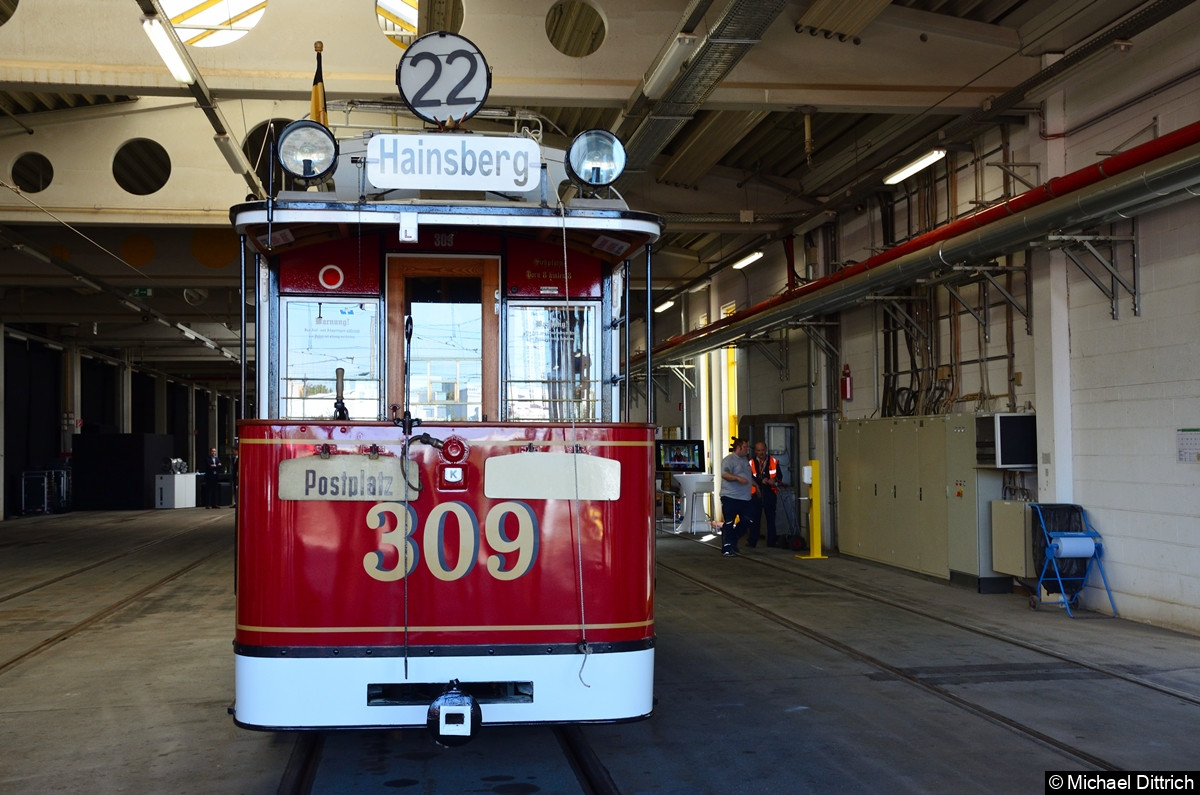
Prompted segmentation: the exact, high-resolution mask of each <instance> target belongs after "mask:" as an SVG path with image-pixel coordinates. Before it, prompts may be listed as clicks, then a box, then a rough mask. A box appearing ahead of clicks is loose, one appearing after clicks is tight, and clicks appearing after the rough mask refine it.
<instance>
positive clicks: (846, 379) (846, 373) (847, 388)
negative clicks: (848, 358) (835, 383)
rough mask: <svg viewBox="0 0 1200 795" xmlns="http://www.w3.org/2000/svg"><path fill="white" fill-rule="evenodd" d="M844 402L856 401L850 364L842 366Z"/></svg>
mask: <svg viewBox="0 0 1200 795" xmlns="http://www.w3.org/2000/svg"><path fill="white" fill-rule="evenodd" d="M842 400H854V378H853V377H852V376H851V375H850V365H848V364H844V365H842Z"/></svg>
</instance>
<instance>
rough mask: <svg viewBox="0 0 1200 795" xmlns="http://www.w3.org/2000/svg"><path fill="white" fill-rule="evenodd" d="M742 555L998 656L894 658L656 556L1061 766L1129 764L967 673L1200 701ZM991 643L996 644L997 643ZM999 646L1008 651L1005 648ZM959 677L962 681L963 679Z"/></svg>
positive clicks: (669, 568) (1192, 703)
mask: <svg viewBox="0 0 1200 795" xmlns="http://www.w3.org/2000/svg"><path fill="white" fill-rule="evenodd" d="M741 562H744V563H746V564H748V565H753V566H761V567H763V568H768V569H771V570H773V571H774V572H778V573H780V574H781V575H783V576H786V577H794V578H797V579H801V580H804V581H806V582H808V583H811V584H812V585H816V586H818V587H819V588H821V589H830V590H832V591H833V592H835V593H837V594H840V595H841V596H845V597H849V598H852V599H860V600H864V601H866V602H870V603H872V604H875V605H882V606H886V609H892V610H897V611H901V612H902V613H903V614H904V615H907V616H909V617H910V619H911V620H913V621H916V622H921V626H922V629H921V630H919V631H917V630H914V634H920V635H921V636H922V637H925V636H926V635H927V634H929V633H930V630H929V629H928V627H929V624H928V623H926V622H933V624H934V625H936V626H940V627H942V628H943V629H942V630H941V632H942V633H943V634H942V636H943V637H952V636H954V635H955V634H959V635H961V636H964V640H963V641H961V642H962V643H964V644H966V643H973V642H974V641H971V640H970V638H974V639H976V640H977V641H981V642H983V643H986V644H990V646H991V652H990V653H989V659H999V660H1001V662H996V663H992V664H990V665H989V664H981V665H979V666H975V669H974V670H973V671H972V672H965V673H964V672H963V671H962V670H960V669H959V668H956V667H955V666H939V665H938V664H937V657H936V652H935V651H934V650H932V649H931V655H930V664H929V665H926V666H914V665H908V664H903V663H898V662H896V660H897V659H901V658H902V655H899V654H897V655H896V657H895V658H891V657H890V656H889V655H890V651H889V650H888V649H887V648H886V647H882V648H880V647H876V648H874V649H872V648H868V646H869V645H870V644H865V643H860V642H856V641H855V640H852V639H850V640H848V639H847V638H848V637H850V636H851V633H846V634H844V635H843V634H842V633H840V632H839V631H838V630H837V629H836V628H835V629H833V630H830V629H829V628H827V627H825V628H823V627H821V626H820V625H819V623H820V622H817V621H812V622H809V621H805V620H797V619H796V618H795V617H792V616H788V615H784V614H783V613H782V612H781V611H780V610H778V609H774V608H772V607H766V606H763V605H760V604H757V603H756V602H755V601H754V600H752V599H750V598H747V597H746V596H744V595H743V594H740V593H737V592H735V591H734V590H733V589H731V588H727V587H725V586H724V585H723V584H722V583H721V582H719V581H715V580H713V579H711V578H710V577H708V576H702V575H697V574H696V573H694V572H692V571H689V570H685V568H682V567H679V566H674V565H670V564H664V563H663V562H662V561H661V560H660V561H659V563H658V566H659V569H660V571H664V572H669V573H670V574H671V575H673V576H675V577H678V578H680V579H681V580H682V581H684V582H686V583H688V584H690V585H692V586H695V587H698V588H701V589H703V590H705V591H707V592H709V593H711V594H713V595H715V596H717V597H719V598H720V599H722V600H725V601H727V602H728V603H730V604H732V605H735V606H736V607H737V608H738V609H741V610H745V611H748V612H750V613H753V614H755V615H757V616H759V617H761V618H763V619H765V620H767V621H770V622H772V623H774V624H776V625H777V626H779V627H782V628H784V629H785V630H787V631H788V632H791V633H795V634H796V635H798V636H803V637H805V638H807V639H809V640H812V641H815V642H817V643H819V644H821V645H823V646H825V647H827V648H830V649H833V650H835V651H836V652H838V653H839V654H841V655H844V656H846V657H848V658H851V659H853V660H856V661H858V662H861V663H864V664H866V665H868V666H870V667H871V668H873V669H875V670H876V671H877V672H879V674H878V675H880V676H886V677H890V678H893V679H895V680H899V681H903V682H905V683H907V684H909V685H911V686H913V687H916V688H920V689H921V690H923V691H925V692H927V693H929V694H931V695H934V696H936V697H937V698H939V699H941V700H943V701H945V702H947V703H949V704H952V705H953V706H954V707H956V708H957V709H959V710H961V711H963V712H965V713H969V714H971V715H973V716H976V717H978V718H981V719H984V720H987V721H990V722H992V723H994V724H998V725H1001V726H1003V727H1005V728H1007V729H1009V730H1011V731H1013V732H1016V733H1017V734H1019V735H1021V736H1023V737H1026V738H1028V739H1029V740H1031V741H1033V742H1036V743H1038V744H1040V745H1043V746H1045V747H1048V748H1052V749H1054V750H1056V751H1058V752H1059V753H1061V754H1063V755H1064V756H1065V757H1066V766H1071V767H1074V766H1082V767H1084V768H1093V769H1098V770H1110V771H1115V770H1122V769H1127V768H1128V765H1127V764H1122V763H1120V762H1119V761H1117V760H1114V759H1111V758H1106V757H1105V756H1104V755H1102V754H1100V753H1096V752H1094V751H1093V750H1091V749H1089V748H1088V747H1086V745H1087V743H1086V742H1081V741H1079V740H1078V739H1077V738H1075V737H1073V736H1070V735H1066V734H1064V733H1062V732H1061V731H1055V730H1053V729H1046V728H1045V727H1039V726H1038V725H1035V724H1036V723H1037V721H1036V720H1030V719H1026V718H1024V717H1022V716H1021V715H1020V711H1019V710H1016V709H1014V710H1011V711H1010V710H1009V709H1008V708H1007V706H1006V705H1002V706H1000V707H999V708H996V706H995V705H992V706H989V705H987V704H985V703H983V700H982V699H977V698H974V697H972V693H973V692H974V691H972V689H971V688H970V687H969V685H971V684H973V682H972V681H971V679H970V677H971V676H974V675H988V674H990V675H992V676H993V677H994V678H995V679H997V680H998V679H1000V678H1001V677H1004V676H1011V677H1012V681H1014V682H1015V681H1018V679H1019V678H1020V677H1022V676H1026V677H1029V678H1037V679H1046V680H1049V679H1059V680H1062V681H1067V680H1076V681H1082V680H1088V681H1089V683H1094V684H1091V688H1092V689H1093V690H1094V691H1096V692H1099V691H1100V690H1101V688H1102V687H1105V688H1106V687H1109V685H1108V684H1105V683H1120V684H1121V685H1127V686H1132V687H1136V688H1139V689H1143V690H1145V691H1150V692H1152V693H1155V694H1158V695H1161V696H1163V697H1164V698H1165V699H1169V702H1168V701H1164V702H1163V703H1164V705H1165V704H1167V703H1174V704H1176V705H1179V704H1182V705H1186V707H1200V698H1198V697H1197V696H1196V695H1194V694H1192V693H1187V692H1182V691H1180V690H1177V689H1175V688H1172V687H1169V686H1166V685H1163V684H1160V683H1157V682H1153V681H1150V680H1148V679H1146V678H1145V677H1142V676H1139V675H1137V674H1136V673H1131V672H1130V671H1128V670H1122V669H1121V668H1118V667H1115V666H1113V665H1107V664H1104V663H1097V662H1092V661H1088V660H1084V659H1081V658H1080V657H1076V656H1072V655H1069V654H1065V653H1063V652H1061V651H1058V650H1055V649H1051V648H1048V647H1046V646H1045V645H1042V644H1039V643H1037V642H1034V641H1030V640H1028V639H1025V638H1020V637H1015V636H1012V635H1008V634H1005V633H1003V632H1000V631H997V630H995V629H990V628H984V627H979V626H974V625H972V624H970V623H969V622H966V621H963V620H955V619H953V618H948V617H946V616H944V615H939V614H938V613H937V612H935V611H933V610H922V609H920V608H918V607H914V606H913V605H912V604H908V603H903V602H901V601H897V600H896V599H893V598H888V597H887V596H883V595H880V594H878V593H872V592H870V591H868V590H865V589H863V588H859V587H855V586H853V585H847V584H846V583H844V582H838V581H836V580H834V579H830V578H826V577H821V576H819V575H816V574H812V573H809V572H804V571H799V570H797V569H796V568H795V567H794V566H791V565H788V564H787V563H785V562H784V559H783V558H782V557H780V558H774V557H766V556H754V555H743V556H741ZM898 620H903V619H898ZM996 644H999V645H998V646H997V645H996ZM1005 649H1008V650H1010V651H1009V652H1006V651H1005ZM1018 650H1019V652H1020V653H1021V654H1023V655H1025V657H1028V655H1029V654H1032V655H1034V656H1035V659H1037V658H1040V660H1041V661H1035V662H1026V663H1020V664H1019V665H1018V664H1015V663H1007V662H1003V660H1005V659H1006V658H1007V659H1013V658H1015V655H1016V653H1017V652H1018ZM964 684H965V685H967V686H964ZM1196 718H1197V719H1200V712H1197V713H1196ZM1132 731H1136V730H1132Z"/></svg>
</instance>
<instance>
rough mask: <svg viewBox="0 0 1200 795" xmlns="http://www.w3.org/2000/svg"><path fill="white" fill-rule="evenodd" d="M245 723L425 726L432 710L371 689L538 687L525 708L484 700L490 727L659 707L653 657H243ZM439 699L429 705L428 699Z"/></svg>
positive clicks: (625, 715)
mask: <svg viewBox="0 0 1200 795" xmlns="http://www.w3.org/2000/svg"><path fill="white" fill-rule="evenodd" d="M235 678H236V686H235V690H236V702H235V705H234V717H235V719H236V720H237V722H238V724H239V725H242V726H245V727H248V728H262V729H298V728H310V727H312V728H341V727H349V728H366V727H415V726H424V725H425V722H426V718H427V711H428V707H429V705H428V704H404V705H395V704H379V705H372V704H369V703H368V701H369V699H368V688H369V686H371V685H379V684H394V685H413V684H418V685H419V684H425V683H428V684H431V685H447V684H449V682H450V681H451V680H452V679H457V680H459V681H460V682H462V683H463V685H464V687H466V688H468V689H469V683H470V682H510V681H511V682H532V684H533V698H532V700H530V701H528V702H526V703H509V702H503V703H486V702H481V704H480V707H481V710H482V712H483V724H484V725H485V726H486V725H489V724H492V725H495V724H505V723H510V724H518V723H563V722H568V723H572V722H588V721H612V720H624V719H630V718H640V717H645V716H647V715H649V714H650V712H651V710H652V709H653V690H654V687H653V685H654V650H653V649H644V650H640V651H630V652H606V653H596V654H590V655H587V656H586V658H585V656H584V655H582V654H569V655H568V654H563V655H559V654H545V655H527V656H512V657H507V656H498V657H435V658H428V657H423V658H415V657H410V658H409V660H408V677H407V678H405V676H404V658H403V657H351V658H349V659H347V658H344V657H343V658H338V657H321V658H286V657H284V658H280V657H250V656H244V655H236V665H235ZM431 700H432V699H431Z"/></svg>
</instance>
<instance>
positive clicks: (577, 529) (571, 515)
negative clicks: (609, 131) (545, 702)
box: [558, 198, 592, 688]
mask: <svg viewBox="0 0 1200 795" xmlns="http://www.w3.org/2000/svg"><path fill="white" fill-rule="evenodd" d="M558 213H559V217H560V218H561V219H562V251H563V295H564V296H566V300H567V309H566V315H567V316H566V320H567V328H568V329H570V327H571V325H570V324H571V311H572V307H571V276H570V268H569V267H568V266H567V208H566V207H565V206H563V203H562V199H561V198H560V199H559V200H558ZM565 371H566V372H567V373H568V377H567V385H568V387H569V388H572V389H573V384H572V381H571V375H570V374H572V373H574V369H573V368H570V367H568V368H565ZM567 405H568V406H570V407H571V408H570V409H569V410H568V412H567V414H568V415H569V417H570V420H571V438H570V441H569V442H568V445H567V449H568V450H570V451H571V471H572V475H573V477H574V481H575V498H574V499H573V500H572V505H571V509H570V510H569V511H567V521H568V522H569V523H570V528H571V537H572V538H574V539H575V582H576V586H577V590H578V592H579V649H580V651H582V652H583V661H582V662H580V664H579V674H578V676H579V681H580V683H581V684H582V685H583V686H584V687H587V688H590V687H591V685H589V684H588V683H587V681H586V680H585V679H584V678H583V669H584V668H586V667H587V661H588V657H589V656H590V655H591V653H592V647H591V644H589V643H588V639H587V607H586V605H585V599H584V595H583V538H582V531H583V522H582V520H580V521H576V516H575V512H576V511H578V510H579V447H578V443H577V435H576V425H575V422H576V414H577V413H578V407H577V403H576V401H575V400H568V401H567Z"/></svg>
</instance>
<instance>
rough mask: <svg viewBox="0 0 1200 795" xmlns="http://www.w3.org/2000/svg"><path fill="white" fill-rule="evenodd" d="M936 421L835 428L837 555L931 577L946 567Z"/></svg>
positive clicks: (940, 455) (939, 429) (904, 420)
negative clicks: (874, 561)
mask: <svg viewBox="0 0 1200 795" xmlns="http://www.w3.org/2000/svg"><path fill="white" fill-rule="evenodd" d="M944 433H945V431H944V423H943V422H942V418H940V417H898V418H895V419H886V420H857V421H846V422H842V423H840V424H839V426H838V517H839V521H838V549H839V550H840V551H842V552H844V553H845V554H848V555H857V556H859V557H863V558H868V559H870V560H877V561H880V562H882V563H888V564H891V565H894V566H900V567H903V568H906V569H911V570H913V571H919V572H922V573H924V574H931V575H934V576H937V577H943V578H947V577H949V569H948V567H947V546H946V542H947V538H946V498H945V487H944V484H943V483H942V481H943V480H944V479H945V478H944V472H945V463H944V462H945V453H944V445H945V442H944V439H943V437H944Z"/></svg>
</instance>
